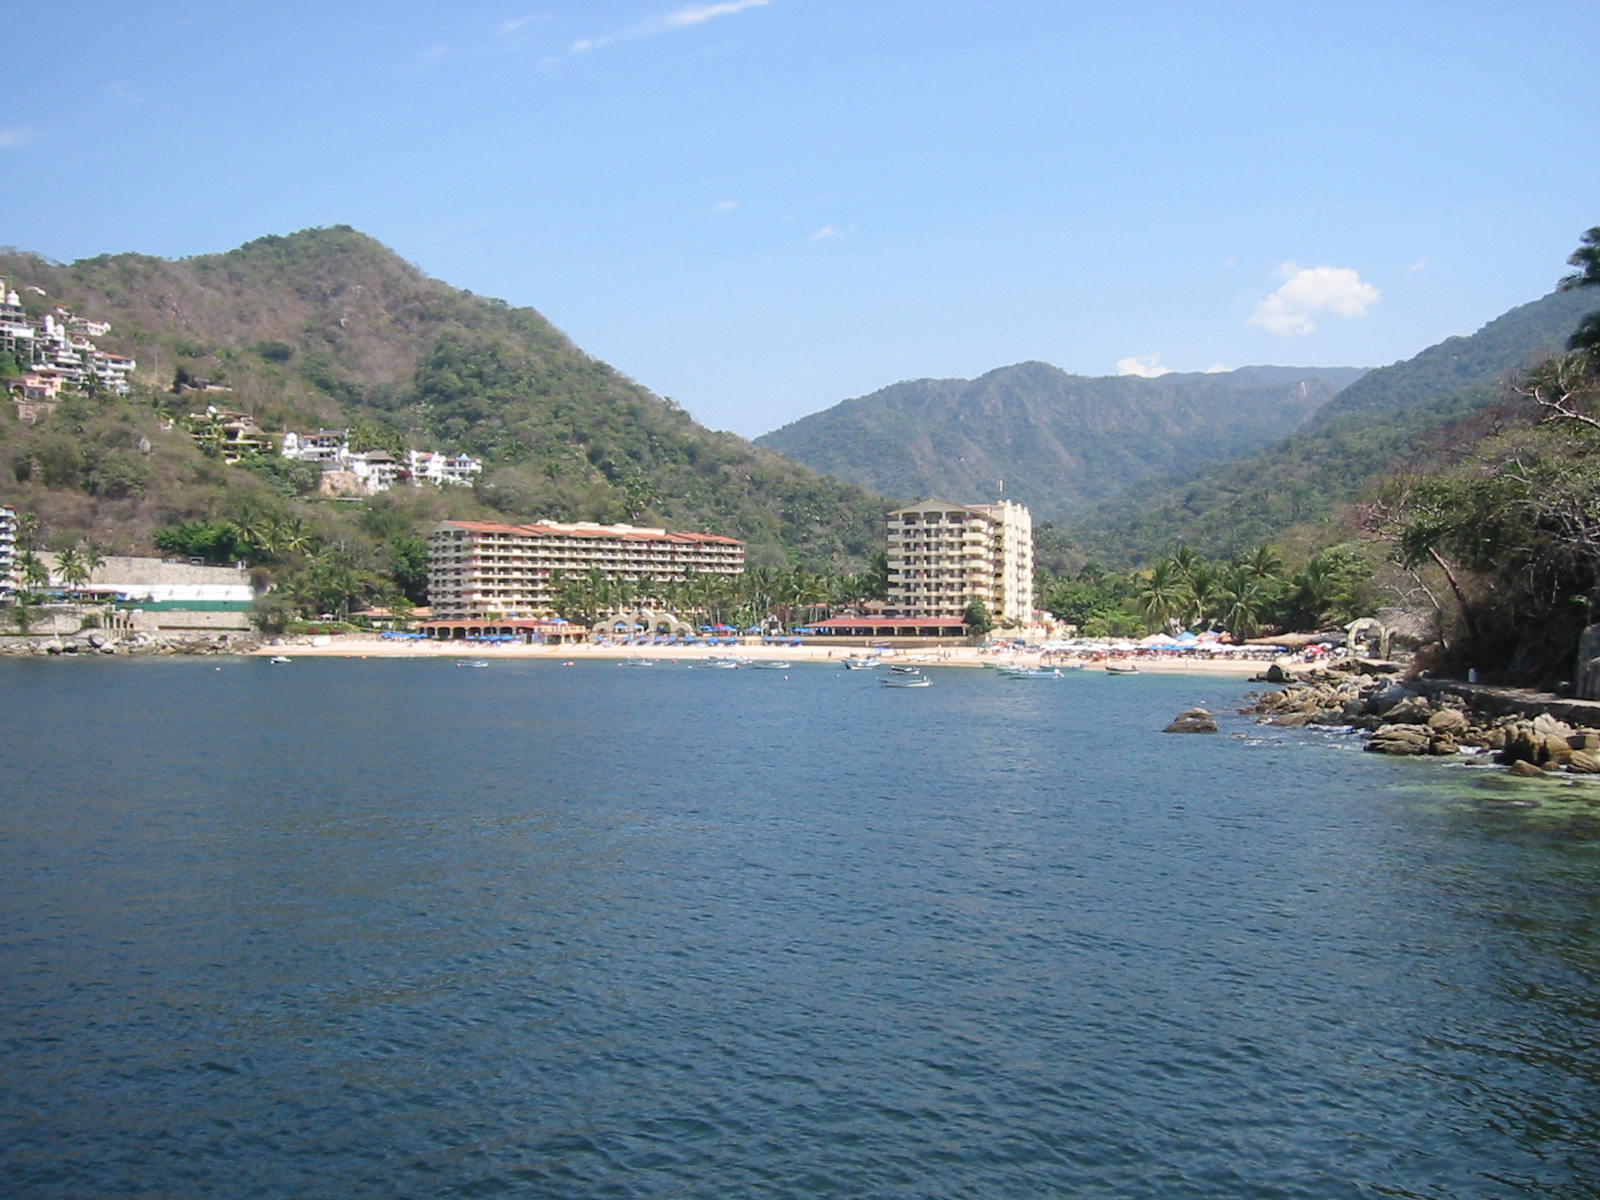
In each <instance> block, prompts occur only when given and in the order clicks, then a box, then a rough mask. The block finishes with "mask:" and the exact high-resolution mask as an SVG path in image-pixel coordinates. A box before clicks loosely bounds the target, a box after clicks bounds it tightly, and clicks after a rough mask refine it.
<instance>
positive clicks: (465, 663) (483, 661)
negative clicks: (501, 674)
mask: <svg viewBox="0 0 1600 1200" xmlns="http://www.w3.org/2000/svg"><path fill="white" fill-rule="evenodd" d="M488 665H489V660H488V659H487V658H458V659H456V666H458V667H487V666H488Z"/></svg>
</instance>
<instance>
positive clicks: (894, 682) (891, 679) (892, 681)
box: [878, 672, 933, 688]
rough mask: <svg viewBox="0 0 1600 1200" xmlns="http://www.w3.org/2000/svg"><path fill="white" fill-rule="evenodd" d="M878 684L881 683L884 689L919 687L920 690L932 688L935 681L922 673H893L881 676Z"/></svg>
mask: <svg viewBox="0 0 1600 1200" xmlns="http://www.w3.org/2000/svg"><path fill="white" fill-rule="evenodd" d="M878 682H879V683H881V684H882V685H883V686H884V687H895V688H914V687H919V688H920V687H929V686H931V685H932V683H933V680H931V679H929V678H928V677H927V676H926V675H923V674H921V673H920V672H919V673H917V674H911V673H910V672H904V673H901V674H895V673H893V672H891V673H890V674H888V675H884V676H881V677H880V678H879V679H878Z"/></svg>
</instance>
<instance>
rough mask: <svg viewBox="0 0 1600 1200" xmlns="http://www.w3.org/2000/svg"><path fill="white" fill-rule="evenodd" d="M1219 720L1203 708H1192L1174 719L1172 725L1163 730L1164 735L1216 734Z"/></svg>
mask: <svg viewBox="0 0 1600 1200" xmlns="http://www.w3.org/2000/svg"><path fill="white" fill-rule="evenodd" d="M1216 731H1217V719H1216V718H1215V717H1213V716H1212V715H1211V714H1210V713H1209V712H1207V711H1206V710H1205V709H1203V708H1191V709H1189V710H1188V711H1187V712H1181V713H1179V714H1178V715H1177V717H1175V718H1174V719H1173V722H1172V724H1170V725H1168V726H1167V727H1166V728H1165V729H1163V730H1162V731H1161V732H1162V733H1215V732H1216Z"/></svg>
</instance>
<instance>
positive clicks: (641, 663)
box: [617, 658, 656, 667]
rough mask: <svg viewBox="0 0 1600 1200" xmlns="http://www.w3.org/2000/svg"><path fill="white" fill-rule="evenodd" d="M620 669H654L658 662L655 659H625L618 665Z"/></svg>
mask: <svg viewBox="0 0 1600 1200" xmlns="http://www.w3.org/2000/svg"><path fill="white" fill-rule="evenodd" d="M617 665H618V666H619V667H653V666H655V665H656V660H655V659H653V658H625V659H623V660H622V661H621V662H620V663H618V664H617Z"/></svg>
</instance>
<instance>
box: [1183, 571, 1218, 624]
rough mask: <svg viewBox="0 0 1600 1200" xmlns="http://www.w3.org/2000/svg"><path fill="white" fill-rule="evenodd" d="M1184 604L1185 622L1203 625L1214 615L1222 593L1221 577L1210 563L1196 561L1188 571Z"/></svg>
mask: <svg viewBox="0 0 1600 1200" xmlns="http://www.w3.org/2000/svg"><path fill="white" fill-rule="evenodd" d="M1186 590H1187V591H1188V598H1187V600H1188V603H1187V604H1186V606H1185V608H1186V614H1187V617H1188V621H1187V624H1189V625H1191V626H1196V625H1204V624H1206V623H1207V622H1208V621H1210V619H1211V618H1212V616H1214V615H1215V611H1216V607H1217V604H1218V601H1219V600H1220V598H1221V593H1222V579H1221V576H1220V575H1219V574H1218V573H1217V569H1216V568H1215V567H1213V566H1211V564H1209V563H1207V562H1204V561H1201V562H1197V563H1196V564H1195V565H1194V567H1193V568H1192V569H1191V570H1190V572H1189V579H1188V583H1187V588H1186Z"/></svg>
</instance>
